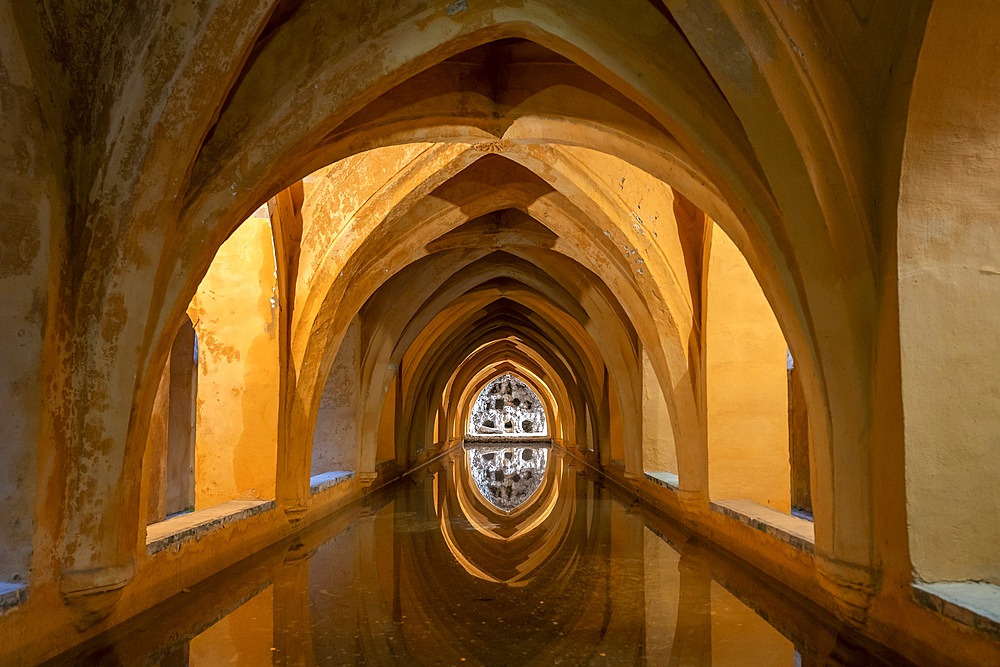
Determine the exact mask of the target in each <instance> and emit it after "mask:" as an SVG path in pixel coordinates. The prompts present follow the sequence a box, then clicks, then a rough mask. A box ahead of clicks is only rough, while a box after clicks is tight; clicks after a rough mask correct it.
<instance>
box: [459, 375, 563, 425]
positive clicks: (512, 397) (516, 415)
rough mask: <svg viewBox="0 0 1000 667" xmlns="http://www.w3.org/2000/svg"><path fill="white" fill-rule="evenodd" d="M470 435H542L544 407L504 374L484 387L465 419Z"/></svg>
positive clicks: (524, 386)
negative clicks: (466, 419)
mask: <svg viewBox="0 0 1000 667" xmlns="http://www.w3.org/2000/svg"><path fill="white" fill-rule="evenodd" d="M468 432H469V434H470V435H520V434H525V435H545V434H546V433H547V427H546V421H545V406H544V405H543V404H542V401H541V399H539V398H538V395H537V394H536V393H535V391H534V390H533V389H532V388H531V387H529V386H528V385H527V384H526V383H525V382H524V381H522V380H521V379H520V378H518V377H515V376H514V375H511V374H510V373H506V374H504V375H501V376H499V377H497V378H495V379H494V380H492V381H491V382H490V383H489V384H487V385H486V386H485V387H484V388H483V390H482V392H480V394H479V397H478V398H477V399H476V402H475V404H474V405H473V407H472V413H471V414H470V415H469V428H468Z"/></svg>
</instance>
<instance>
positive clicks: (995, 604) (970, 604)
mask: <svg viewBox="0 0 1000 667" xmlns="http://www.w3.org/2000/svg"><path fill="white" fill-rule="evenodd" d="M913 599H914V600H916V601H917V604H919V605H921V606H923V607H926V608H927V609H930V610H931V611H935V612H937V613H939V614H941V615H942V616H946V617H947V618H950V619H951V620H953V621H956V622H958V623H961V624H962V625H965V626H968V627H971V628H973V629H975V630H978V631H980V632H983V633H985V634H987V635H990V636H991V637H993V638H994V639H1000V586H997V585H995V584H987V583H983V582H978V581H940V582H937V583H934V584H925V583H922V582H914V583H913Z"/></svg>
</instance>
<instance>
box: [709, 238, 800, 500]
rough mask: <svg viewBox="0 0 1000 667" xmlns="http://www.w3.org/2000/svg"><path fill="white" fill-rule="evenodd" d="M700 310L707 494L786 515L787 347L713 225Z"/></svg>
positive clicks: (741, 263)
mask: <svg viewBox="0 0 1000 667" xmlns="http://www.w3.org/2000/svg"><path fill="white" fill-rule="evenodd" d="M705 306H706V308H707V324H706V327H705V337H706V343H705V361H706V371H705V372H706V379H705V387H706V402H707V407H708V464H709V496H710V497H711V498H712V499H713V500H717V499H724V498H746V499H749V500H753V501H756V502H758V503H761V504H762V505H767V506H768V507H773V508H774V509H776V510H779V511H782V512H788V511H789V509H790V489H789V465H788V379H787V376H786V370H785V368H786V366H785V364H786V358H787V347H786V346H785V339H784V336H783V335H782V333H781V329H780V328H779V327H778V323H777V320H775V317H774V312H773V311H772V310H771V307H770V305H768V302H767V299H765V298H764V293H763V292H762V291H761V289H760V285H759V284H758V283H757V279H756V278H755V277H754V274H753V272H752V271H751V270H750V267H749V266H748V265H747V262H746V260H745V259H744V258H743V255H742V254H741V253H740V251H739V249H738V248H737V247H736V246H735V245H734V244H733V242H732V241H731V240H730V239H729V237H728V236H726V234H725V232H723V231H722V230H721V229H720V228H719V227H718V226H715V228H714V229H713V231H712V247H711V252H710V255H709V267H708V294H707V295H706V299H705Z"/></svg>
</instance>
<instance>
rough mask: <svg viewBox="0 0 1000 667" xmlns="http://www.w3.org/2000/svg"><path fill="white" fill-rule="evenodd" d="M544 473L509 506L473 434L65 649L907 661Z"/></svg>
mask: <svg viewBox="0 0 1000 667" xmlns="http://www.w3.org/2000/svg"><path fill="white" fill-rule="evenodd" d="M544 470H545V473H544V479H543V481H542V482H541V483H540V485H539V486H538V488H537V489H535V490H534V491H533V492H532V493H531V494H530V501H529V502H526V503H524V504H523V505H521V506H519V507H516V508H515V509H513V510H511V511H509V512H507V511H503V510H502V509H499V508H498V507H496V506H495V505H494V504H492V503H491V502H487V498H485V497H484V495H483V492H482V491H481V490H480V489H479V487H477V485H476V483H475V481H474V480H473V476H472V475H471V474H470V471H469V455H468V453H467V452H466V451H464V450H462V449H461V448H459V449H457V450H455V451H454V452H452V453H451V454H450V455H448V456H446V457H444V458H442V459H439V460H438V461H437V462H434V463H432V464H431V465H430V466H428V467H426V468H423V469H421V470H420V471H418V472H416V473H414V474H412V475H410V476H408V477H406V478H404V479H403V480H402V481H400V482H397V483H395V484H393V485H391V486H390V487H389V488H387V489H385V490H382V491H379V492H375V493H373V494H372V495H371V496H369V497H368V498H367V499H366V500H365V501H363V502H361V503H357V504H355V505H354V506H351V507H349V508H347V509H345V510H343V511H341V512H339V513H337V514H335V515H334V516H332V517H330V518H329V519H327V520H324V521H323V522H321V523H320V524H319V525H315V526H313V527H311V528H310V529H308V530H306V531H304V532H303V533H301V534H299V535H297V536H295V537H293V538H291V539H288V540H285V541H284V542H282V543H280V544H277V545H274V546H273V547H270V548H268V549H265V550H264V551H262V552H260V553H258V554H256V555H255V556H253V557H251V558H249V559H247V560H245V561H243V562H241V563H239V564H237V565H236V566H234V567H231V568H229V569H228V570H226V571H224V572H222V573H220V574H219V575H216V576H215V577H212V578H210V579H208V580H206V581H205V582H202V583H201V584H199V585H197V586H195V587H193V588H192V589H190V591H189V592H186V593H182V594H179V595H177V596H175V597H173V598H171V599H170V600H167V601H166V602H164V603H162V604H161V605H158V606H157V607H155V608H154V609H152V610H150V611H148V612H145V613H144V614H141V615H140V616H138V617H136V618H135V619H133V620H131V621H129V622H127V623H125V624H123V625H121V626H119V627H118V628H116V629H115V630H112V631H111V632H109V633H107V634H106V635H104V636H102V637H99V638H97V639H96V640H94V641H92V642H89V643H88V644H87V645H85V646H83V647H80V648H79V649H77V650H75V651H73V652H71V653H68V654H66V655H64V656H61V657H60V658H58V659H56V660H55V661H52V663H50V664H53V665H108V666H118V665H123V666H124V665H161V666H163V667H172V666H175V665H176V666H180V665H191V666H193V667H216V666H218V665H246V666H253V667H256V666H258V665H490V666H501V665H538V666H542V665H545V666H548V665H685V666H686V665H697V666H706V667H707V666H709V665H713V666H715V667H721V666H728V665H733V666H736V665H740V666H742V665H768V666H770V665H787V666H789V667H792V666H795V665H807V666H808V665H827V664H835V665H845V666H851V665H859V666H860V665H905V664H908V663H906V662H905V661H904V660H902V659H901V658H899V657H898V656H894V655H892V654H889V653H888V652H887V651H884V649H881V648H880V647H875V648H873V647H872V646H871V645H867V644H866V643H865V642H864V641H863V640H861V639H860V638H858V637H857V636H855V635H853V634H852V633H851V632H849V631H847V630H846V629H845V628H843V627H841V626H838V625H837V624H836V623H835V622H833V620H832V619H831V618H830V617H828V616H827V615H826V614H825V613H824V612H822V611H821V610H819V609H818V608H816V607H814V606H811V605H809V604H806V603H804V601H803V600H801V599H800V598H798V597H797V596H796V595H795V594H794V593H792V592H790V591H788V590H787V589H784V588H782V587H780V586H776V585H774V584H773V583H769V582H767V581H765V580H764V579H763V577H762V576H761V575H759V574H757V573H756V572H755V571H754V570H753V569H751V568H747V567H745V566H742V565H741V564H739V563H738V562H737V561H736V560H734V559H732V558H729V557H727V556H726V555H725V554H723V553H720V552H718V551H717V550H715V549H714V548H712V547H711V546H710V545H709V544H707V543H706V542H704V541H702V540H700V539H698V538H696V537H694V536H692V535H691V534H689V533H687V532H686V531H684V530H683V529H682V528H680V527H678V526H676V525H674V524H672V523H671V522H669V521H667V520H665V519H663V518H660V517H658V516H655V515H653V514H651V513H648V512H646V511H645V510H644V509H642V508H641V507H639V506H638V504H636V503H633V502H632V501H631V500H630V499H629V498H628V497H627V496H624V495H618V494H616V493H615V492H614V491H613V489H612V488H609V487H607V486H605V485H603V484H602V483H601V481H600V479H599V478H597V477H595V476H594V475H593V474H592V473H590V472H589V471H588V470H587V469H586V468H584V467H583V466H581V465H580V464H578V463H576V464H575V463H574V462H573V460H572V459H569V458H567V457H566V456H565V455H564V454H562V453H561V452H560V450H558V449H552V450H550V451H549V452H548V464H547V466H546V467H545V469H544ZM873 651H874V652H873Z"/></svg>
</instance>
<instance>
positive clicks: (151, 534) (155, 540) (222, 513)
mask: <svg viewBox="0 0 1000 667" xmlns="http://www.w3.org/2000/svg"><path fill="white" fill-rule="evenodd" d="M270 509H274V501H273V500H230V501H229V502H226V503H222V504H220V505H216V506H215V507H209V508H206V509H203V510H198V511H196V512H188V513H187V514H182V515H180V516H175V517H174V518H172V519H167V520H166V521H160V522H158V523H153V524H150V525H149V526H147V527H146V554H147V555H149V556H152V555H153V554H156V553H159V552H161V551H163V550H164V549H167V548H169V547H172V546H177V547H179V546H180V545H181V544H182V543H183V542H187V541H189V540H199V539H201V538H202V537H204V536H205V535H207V534H209V533H212V532H215V531H217V530H219V529H220V528H222V527H223V526H227V525H229V524H231V523H234V522H236V521H240V520H242V519H246V518H248V517H251V516H254V515H256V514H261V513H262V512H266V511H267V510H270Z"/></svg>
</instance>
